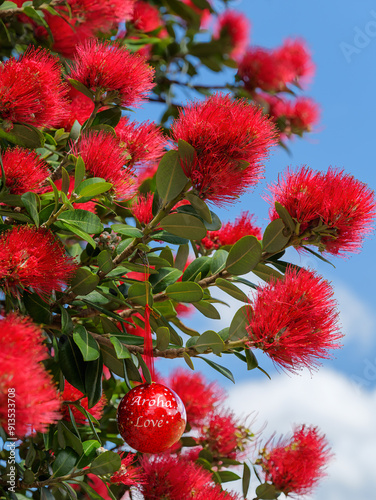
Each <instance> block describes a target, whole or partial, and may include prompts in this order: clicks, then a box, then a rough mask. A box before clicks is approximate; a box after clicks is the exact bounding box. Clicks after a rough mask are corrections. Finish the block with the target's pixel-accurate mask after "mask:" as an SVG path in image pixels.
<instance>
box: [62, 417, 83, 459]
mask: <svg viewBox="0 0 376 500" xmlns="http://www.w3.org/2000/svg"><path fill="white" fill-rule="evenodd" d="M59 424H60V426H61V429H62V432H63V434H64V438H65V442H66V443H67V444H68V446H70V447H71V448H72V449H73V450H74V451H75V452H76V453H77V454H78V455H82V452H83V448H82V443H81V440H80V439H79V438H78V437H77V436H76V434H73V432H72V431H71V430H69V429H68V427H67V426H66V424H65V423H64V422H63V421H62V420H60V421H59Z"/></svg>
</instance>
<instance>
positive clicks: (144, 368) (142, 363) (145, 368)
mask: <svg viewBox="0 0 376 500" xmlns="http://www.w3.org/2000/svg"><path fill="white" fill-rule="evenodd" d="M137 359H138V362H139V363H140V367H141V370H142V375H143V376H144V379H145V381H146V382H147V383H148V384H151V383H152V379H151V374H150V371H149V368H148V366H147V364H146V363H145V361H144V358H143V357H142V356H141V354H140V353H139V352H138V353H137Z"/></svg>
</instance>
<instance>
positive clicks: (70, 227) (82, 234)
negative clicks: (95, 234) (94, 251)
mask: <svg viewBox="0 0 376 500" xmlns="http://www.w3.org/2000/svg"><path fill="white" fill-rule="evenodd" d="M58 224H59V226H58V227H60V228H62V229H66V230H67V231H71V232H72V233H73V234H76V235H77V236H79V237H80V238H82V239H83V240H84V241H86V242H87V243H89V245H91V246H92V247H93V248H96V247H97V244H96V243H95V241H94V240H93V238H92V237H91V236H90V234H87V233H85V231H81V229H80V228H79V227H76V226H74V225H72V224H68V223H67V222H59V223H58ZM54 226H57V224H54Z"/></svg>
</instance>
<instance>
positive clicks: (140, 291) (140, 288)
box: [128, 280, 153, 306]
mask: <svg viewBox="0 0 376 500" xmlns="http://www.w3.org/2000/svg"><path fill="white" fill-rule="evenodd" d="M128 299H129V300H130V301H132V302H134V303H135V304H139V305H140V306H146V304H149V305H150V306H151V305H153V295H152V293H151V280H150V282H149V281H142V282H141V281H139V282H137V283H134V284H133V285H131V286H130V287H129V290H128Z"/></svg>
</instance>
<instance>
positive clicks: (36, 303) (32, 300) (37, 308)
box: [23, 291, 51, 325]
mask: <svg viewBox="0 0 376 500" xmlns="http://www.w3.org/2000/svg"><path fill="white" fill-rule="evenodd" d="M23 300H24V304H25V307H26V310H27V312H28V314H29V315H30V316H31V317H32V318H33V320H34V321H35V323H40V324H45V325H48V324H50V323H51V311H50V306H49V304H48V302H45V301H44V300H43V299H42V298H41V297H39V295H37V294H36V293H30V292H28V291H25V292H24V294H23Z"/></svg>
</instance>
